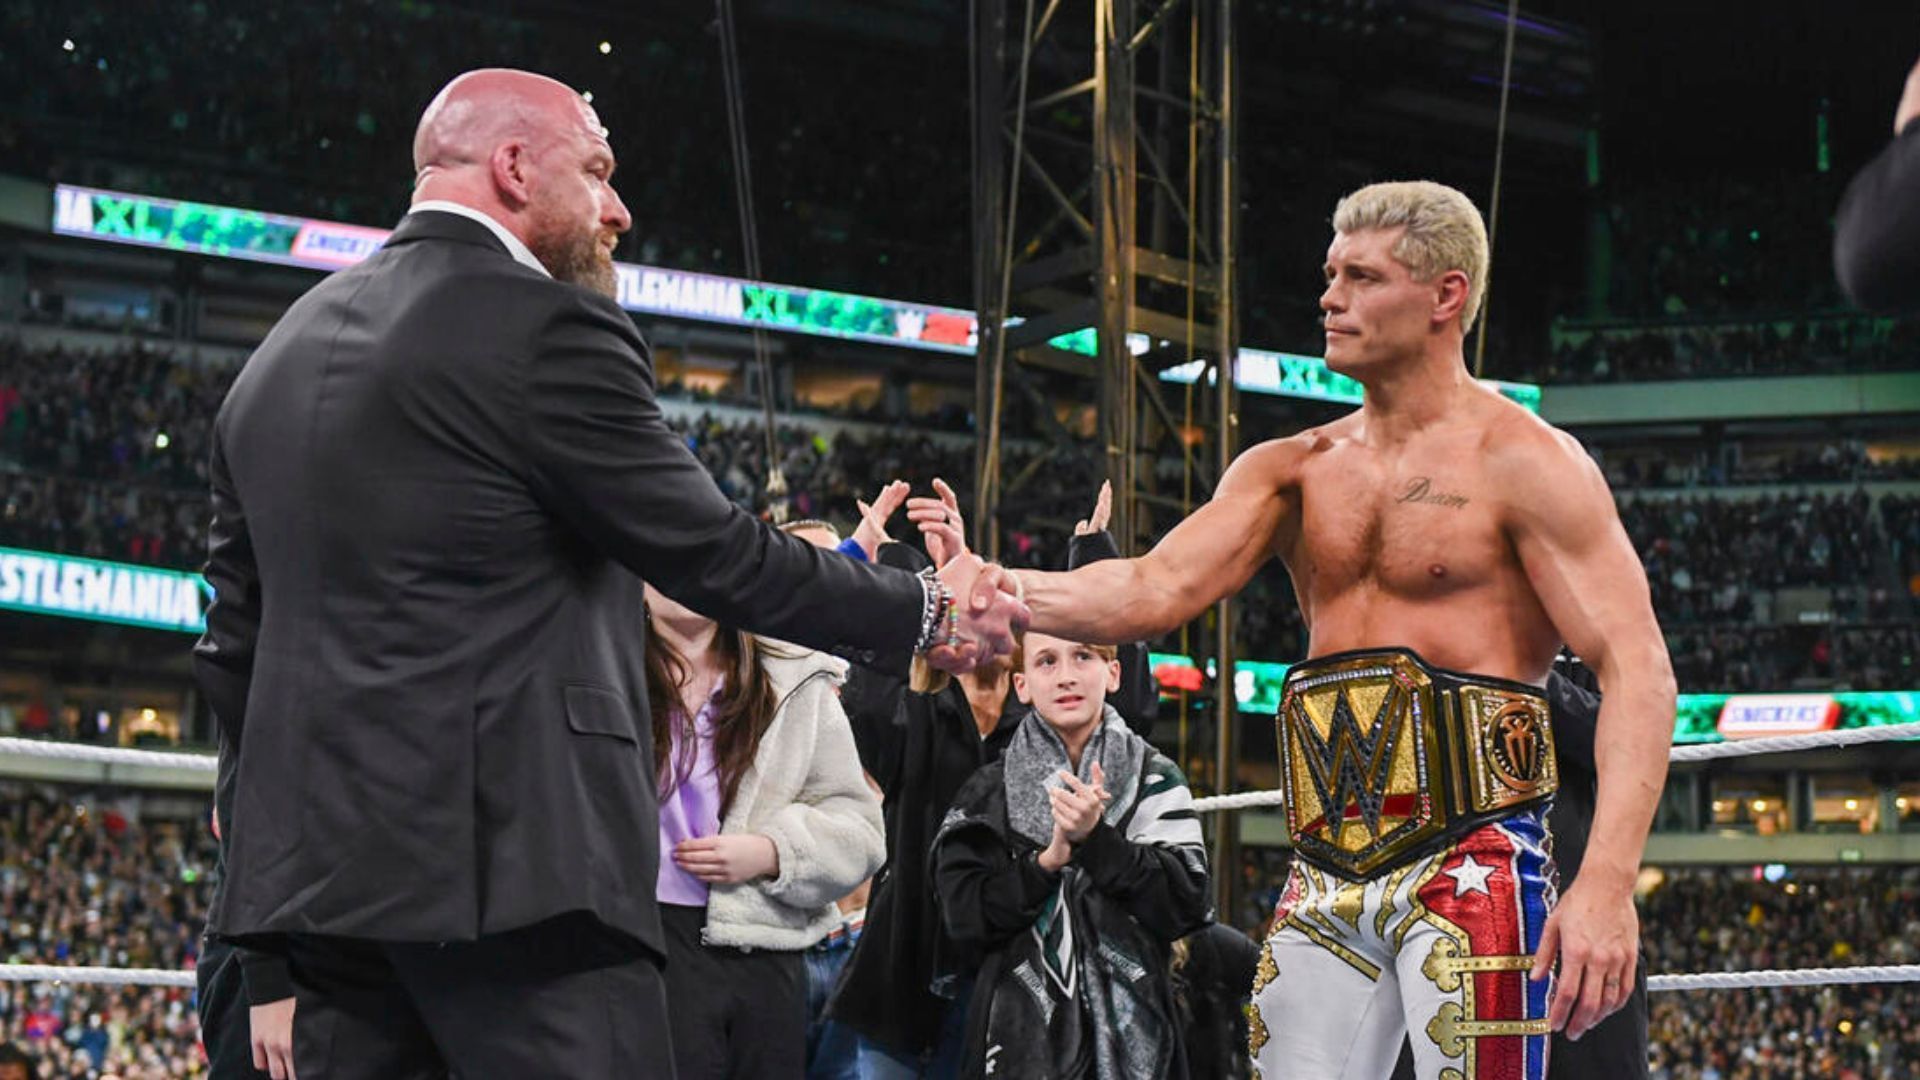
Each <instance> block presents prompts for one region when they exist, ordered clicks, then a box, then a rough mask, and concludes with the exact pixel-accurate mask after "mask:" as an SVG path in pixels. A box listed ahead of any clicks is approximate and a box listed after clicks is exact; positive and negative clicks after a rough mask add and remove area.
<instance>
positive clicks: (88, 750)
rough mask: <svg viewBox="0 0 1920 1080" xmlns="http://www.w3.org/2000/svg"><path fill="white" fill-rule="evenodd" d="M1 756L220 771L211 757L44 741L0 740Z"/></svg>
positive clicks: (0, 738) (6, 738)
mask: <svg viewBox="0 0 1920 1080" xmlns="http://www.w3.org/2000/svg"><path fill="white" fill-rule="evenodd" d="M0 754H18V755H19V756H21V757H36V758H53V759H55V760H57V761H90V762H93V763H95V764H100V765H150V766H154V767H157V768H162V769H192V770H194V771H196V772H213V771H214V770H215V769H217V768H219V759H218V758H216V757H214V756H213V755H212V754H196V753H186V752H176V751H170V750H128V749H125V748H122V747H118V746H88V745H86V744H85V743H71V742H57V741H52V740H47V739H16V738H10V737H0Z"/></svg>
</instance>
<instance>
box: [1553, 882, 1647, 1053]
mask: <svg viewBox="0 0 1920 1080" xmlns="http://www.w3.org/2000/svg"><path fill="white" fill-rule="evenodd" d="M1587 886H1588V879H1587V878H1585V877H1581V878H1580V879H1578V880H1576V881H1575V882H1574V883H1573V887H1572V888H1570V889H1568V890H1567V893H1566V895H1565V896H1562V897H1561V898H1560V903H1559V904H1558V905H1557V906H1555V908H1554V909H1553V914H1552V915H1550V916H1548V917H1547V927H1546V930H1545V931H1544V932H1543V933H1542V934H1541V936H1540V951H1539V952H1538V953H1537V954H1535V956H1534V960H1533V973H1532V976H1531V977H1532V978H1533V979H1534V981H1536V982H1537V981H1539V980H1541V979H1544V978H1546V977H1547V973H1548V972H1550V971H1552V970H1553V959H1554V954H1555V952H1556V951H1557V952H1558V953H1559V956H1560V976H1559V981H1558V984H1557V985H1556V986H1555V987H1554V988H1553V1007H1552V1009H1551V1011H1550V1012H1549V1013H1548V1017H1549V1019H1550V1020H1551V1021H1552V1023H1553V1030H1555V1031H1560V1030H1563V1029H1564V1030H1565V1031H1566V1033H1567V1038H1569V1039H1578V1038H1579V1037H1580V1036H1582V1035H1585V1034H1586V1033H1587V1032H1589V1031H1591V1030H1593V1026H1594V1025H1595V1024H1598V1023H1599V1022H1600V1021H1602V1020H1605V1019H1606V1018H1607V1017H1608V1016H1611V1015H1612V1014H1613V1011H1614V1010H1615V1009H1618V1008H1619V1007H1620V1006H1621V1005H1623V1004H1625V1003H1626V1000H1627V998H1628V997H1629V996H1631V995H1632V994H1633V973H1634V969H1635V967H1636V966H1637V965H1638V963H1639V957H1640V951H1639V946H1640V916H1639V913H1638V912H1636V911H1635V910H1634V908H1633V891H1632V890H1631V889H1630V888H1629V889H1627V890H1625V891H1621V890H1618V889H1615V890H1611V891H1608V890H1604V889H1602V888H1600V887H1595V888H1588V887H1587Z"/></svg>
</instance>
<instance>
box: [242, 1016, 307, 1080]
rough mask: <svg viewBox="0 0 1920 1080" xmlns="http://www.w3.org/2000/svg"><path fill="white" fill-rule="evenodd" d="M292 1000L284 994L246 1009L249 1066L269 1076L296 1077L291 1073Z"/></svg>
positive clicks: (289, 1079) (279, 1079)
mask: <svg viewBox="0 0 1920 1080" xmlns="http://www.w3.org/2000/svg"><path fill="white" fill-rule="evenodd" d="M293 1004H294V999H293V998H290V997H284V998H281V999H280V1000H279V1001H270V1002H268V1003H267V1004H265V1005H255V1006H253V1007H252V1008H250V1009H248V1010H247V1030H248V1035H249V1039H250V1041H251V1042H252V1043H253V1067H254V1068H256V1069H258V1070H260V1071H261V1072H263V1073H266V1074H267V1075H268V1076H271V1077H273V1080H299V1078H298V1077H296V1076H295V1075H294V1073H293Z"/></svg>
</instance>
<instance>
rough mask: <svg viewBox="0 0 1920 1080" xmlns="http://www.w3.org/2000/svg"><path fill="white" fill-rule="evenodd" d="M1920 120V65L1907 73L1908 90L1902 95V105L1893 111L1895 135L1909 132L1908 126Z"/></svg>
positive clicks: (1916, 65)
mask: <svg viewBox="0 0 1920 1080" xmlns="http://www.w3.org/2000/svg"><path fill="white" fill-rule="evenodd" d="M1915 120H1920V63H1915V64H1914V65H1913V70H1911V71H1909V72H1907V88H1906V90H1904V91H1903V92H1902V93H1901V94H1900V105H1899V107H1898V108H1896V109H1894V111H1893V133H1894V134H1895V135H1898V134H1900V133H1901V132H1903V131H1905V130H1907V125H1908V124H1911V123H1913V122H1914V121H1915Z"/></svg>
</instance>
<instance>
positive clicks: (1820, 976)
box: [1647, 964, 1920, 994]
mask: <svg viewBox="0 0 1920 1080" xmlns="http://www.w3.org/2000/svg"><path fill="white" fill-rule="evenodd" d="M1905 982H1920V964H1893V965H1885V966H1880V967H1873V966H1863V967H1842V968H1800V969H1798V970H1786V971H1703V972H1700V973H1698V974H1694V975H1650V976H1648V977H1647V992H1648V993H1650V994H1658V993H1662V992H1664V991H1671V990H1753V989H1759V988H1764V987H1772V986H1834V985H1842V984H1857V983H1905Z"/></svg>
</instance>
